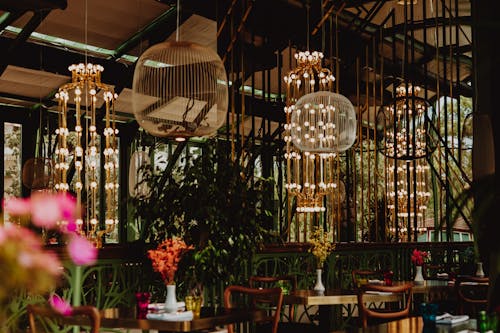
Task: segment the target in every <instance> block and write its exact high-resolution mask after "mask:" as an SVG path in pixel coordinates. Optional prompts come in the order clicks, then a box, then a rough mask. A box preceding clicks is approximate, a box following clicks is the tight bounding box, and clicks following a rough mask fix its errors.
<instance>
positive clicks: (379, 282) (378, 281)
mask: <svg viewBox="0 0 500 333" xmlns="http://www.w3.org/2000/svg"><path fill="white" fill-rule="evenodd" d="M368 284H384V281H382V280H376V279H374V280H368Z"/></svg>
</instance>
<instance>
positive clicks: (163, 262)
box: [148, 238, 193, 285]
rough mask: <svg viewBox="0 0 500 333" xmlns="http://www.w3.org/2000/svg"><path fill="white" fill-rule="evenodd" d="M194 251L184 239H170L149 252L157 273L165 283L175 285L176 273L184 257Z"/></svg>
mask: <svg viewBox="0 0 500 333" xmlns="http://www.w3.org/2000/svg"><path fill="white" fill-rule="evenodd" d="M191 249H193V246H192V245H189V246H188V245H187V244H186V243H185V242H184V241H183V240H182V239H179V238H168V239H166V240H165V241H164V242H163V243H161V244H160V245H158V247H157V248H156V250H149V251H148V257H149V259H151V261H152V263H153V269H154V270H155V272H159V273H160V274H161V277H162V279H163V281H164V283H165V284H166V285H167V284H174V283H175V281H174V276H175V272H177V268H178V265H179V261H180V260H181V257H182V255H183V254H184V253H185V252H187V251H188V250H191Z"/></svg>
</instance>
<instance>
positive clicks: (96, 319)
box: [28, 304, 101, 333]
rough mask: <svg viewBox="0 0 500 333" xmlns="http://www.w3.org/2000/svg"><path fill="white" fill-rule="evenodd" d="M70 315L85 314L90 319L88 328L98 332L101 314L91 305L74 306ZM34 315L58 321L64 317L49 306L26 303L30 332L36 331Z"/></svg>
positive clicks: (92, 331) (95, 332) (34, 332)
mask: <svg viewBox="0 0 500 333" xmlns="http://www.w3.org/2000/svg"><path fill="white" fill-rule="evenodd" d="M69 316H70V317H77V316H86V317H88V318H89V320H90V329H91V331H90V332H91V333H98V332H99V328H100V326H101V316H100V314H99V310H97V308H95V307H93V306H75V307H73V308H72V311H71V314H70V315H69ZM36 317H40V318H41V319H42V318H45V319H50V320H54V321H57V322H60V320H61V319H62V318H63V317H64V316H63V315H62V314H60V313H59V312H57V311H55V310H54V309H52V308H51V307H49V306H41V305H31V304H30V305H28V319H29V324H30V328H31V333H36V332H37V330H36V329H37V325H36V323H37V320H36ZM66 326H67V327H71V326H74V325H69V324H68V325H66Z"/></svg>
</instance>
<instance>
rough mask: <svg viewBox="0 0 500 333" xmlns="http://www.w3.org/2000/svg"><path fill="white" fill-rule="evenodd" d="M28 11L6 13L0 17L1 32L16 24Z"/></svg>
mask: <svg viewBox="0 0 500 333" xmlns="http://www.w3.org/2000/svg"><path fill="white" fill-rule="evenodd" d="M24 13H26V11H18V12H6V13H3V15H2V16H1V17H0V31H3V29H5V28H6V27H8V26H9V25H11V24H12V23H14V21H16V20H17V19H18V18H20V17H21V16H23V15H24Z"/></svg>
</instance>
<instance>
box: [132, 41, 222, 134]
mask: <svg viewBox="0 0 500 333" xmlns="http://www.w3.org/2000/svg"><path fill="white" fill-rule="evenodd" d="M227 88H228V86H227V77H226V71H225V69H224V65H223V63H222V61H221V59H220V57H219V56H218V55H217V53H216V52H215V51H213V50H212V49H209V48H207V47H204V46H201V45H198V44H195V43H191V42H164V43H160V44H157V45H155V46H153V47H151V48H149V49H148V50H146V52H144V53H143V54H142V56H141V57H140V58H139V60H138V61H137V65H136V68H135V72H134V82H133V107H134V115H135V118H136V119H137V122H138V123H139V125H140V126H141V127H142V128H144V129H145V130H146V131H147V132H148V133H150V134H152V135H154V136H159V137H171V138H176V139H178V140H182V139H183V138H186V137H193V136H210V135H213V134H215V133H216V131H217V129H219V128H220V127H221V126H222V125H223V124H224V121H225V119H226V113H227V105H228V93H227V91H228V89H227Z"/></svg>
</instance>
